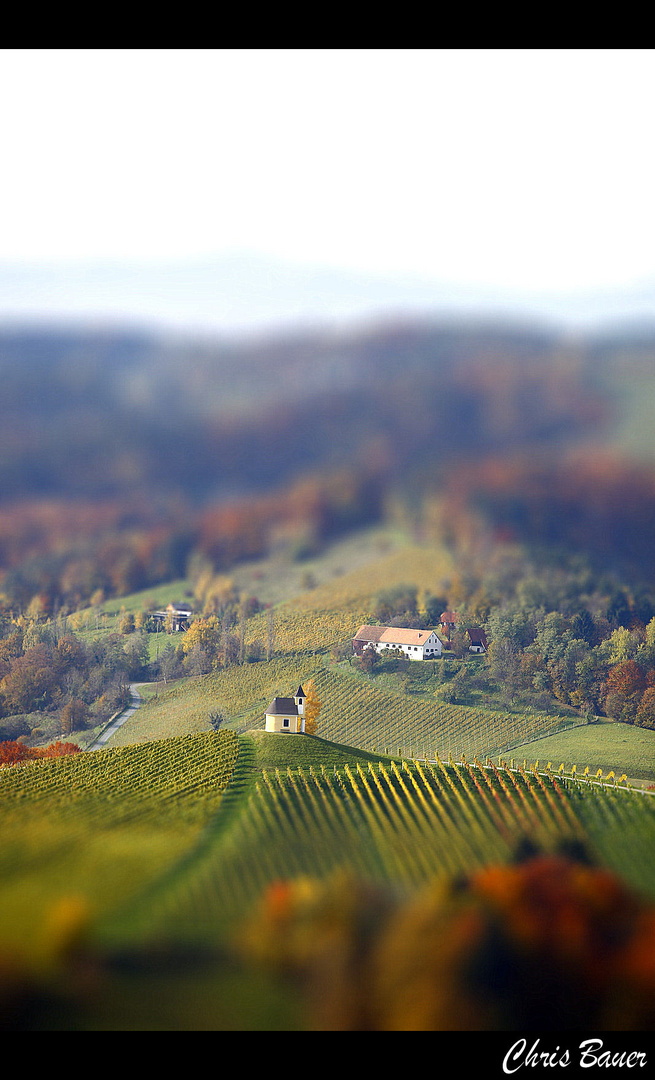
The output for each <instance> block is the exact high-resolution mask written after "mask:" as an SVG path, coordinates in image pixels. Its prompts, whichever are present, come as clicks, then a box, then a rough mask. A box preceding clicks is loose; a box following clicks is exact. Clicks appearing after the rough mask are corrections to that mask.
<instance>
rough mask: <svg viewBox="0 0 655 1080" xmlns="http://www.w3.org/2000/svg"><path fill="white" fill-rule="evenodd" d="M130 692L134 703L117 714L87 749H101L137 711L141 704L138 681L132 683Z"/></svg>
mask: <svg viewBox="0 0 655 1080" xmlns="http://www.w3.org/2000/svg"><path fill="white" fill-rule="evenodd" d="M130 694H131V695H132V704H131V705H128V706H127V707H126V708H125V709H123V712H122V713H121V714H120V716H117V717H116V719H115V720H113V721H112V723H111V724H110V725H109V727H107V728H105V730H104V731H103V732H102V735H99V736H98V738H97V739H95V740H94V741H93V742H92V743H91V745H90V746H87V750H101V749H102V747H103V746H105V744H106V743H107V742H108V741H109V739H111V737H112V735H113V734H114V732H116V731H118V729H119V728H120V727H122V726H123V724H124V723H125V721H126V720H129V718H130V716H132V715H133V713H135V712H136V710H137V709H138V708H139V705H140V704H141V695H140V693H139V691H138V690H137V684H136V683H130Z"/></svg>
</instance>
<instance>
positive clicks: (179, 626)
mask: <svg viewBox="0 0 655 1080" xmlns="http://www.w3.org/2000/svg"><path fill="white" fill-rule="evenodd" d="M151 614H152V618H153V619H154V621H155V623H159V626H160V627H161V628H162V629H170V630H171V631H172V633H174V634H177V633H179V632H180V630H187V629H188V626H189V620H190V618H191V616H192V615H193V608H192V607H191V606H190V605H189V604H173V603H171V604H168V605H167V606H166V608H165V609H163V610H161V611H153V612H152V613H151Z"/></svg>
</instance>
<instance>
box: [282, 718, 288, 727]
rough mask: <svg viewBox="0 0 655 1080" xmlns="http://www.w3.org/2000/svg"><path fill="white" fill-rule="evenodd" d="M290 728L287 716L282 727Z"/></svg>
mask: <svg viewBox="0 0 655 1080" xmlns="http://www.w3.org/2000/svg"><path fill="white" fill-rule="evenodd" d="M288 726H289V717H288V716H285V718H284V720H283V721H282V727H288Z"/></svg>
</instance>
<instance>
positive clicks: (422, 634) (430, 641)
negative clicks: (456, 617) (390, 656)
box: [353, 626, 441, 660]
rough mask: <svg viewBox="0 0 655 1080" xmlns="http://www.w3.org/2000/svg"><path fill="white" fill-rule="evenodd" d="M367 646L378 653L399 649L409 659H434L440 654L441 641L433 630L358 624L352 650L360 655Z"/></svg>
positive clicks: (382, 653)
mask: <svg viewBox="0 0 655 1080" xmlns="http://www.w3.org/2000/svg"><path fill="white" fill-rule="evenodd" d="M369 646H371V647H372V648H374V649H375V650H376V652H378V653H380V655H384V653H385V652H387V650H389V649H400V651H401V652H402V653H404V654H405V656H407V657H408V658H409V659H410V660H434V659H435V657H437V656H441V641H440V639H439V638H438V637H437V635H436V634H435V632H434V630H409V629H405V628H404V627H401V626H360V628H359V630H358V631H357V633H356V634H355V637H354V638H353V650H354V651H355V652H356V653H357V655H358V656H361V655H362V653H363V652H364V649H367V648H368V647H369Z"/></svg>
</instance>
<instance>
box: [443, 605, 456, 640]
mask: <svg viewBox="0 0 655 1080" xmlns="http://www.w3.org/2000/svg"><path fill="white" fill-rule="evenodd" d="M440 622H441V629H442V630H443V632H444V634H445V635H446V637H447V638H448V639H450V635H451V634H452V632H453V630H456V629H457V627H458V625H459V615H458V614H457V612H456V611H442V612H441V617H440Z"/></svg>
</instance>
